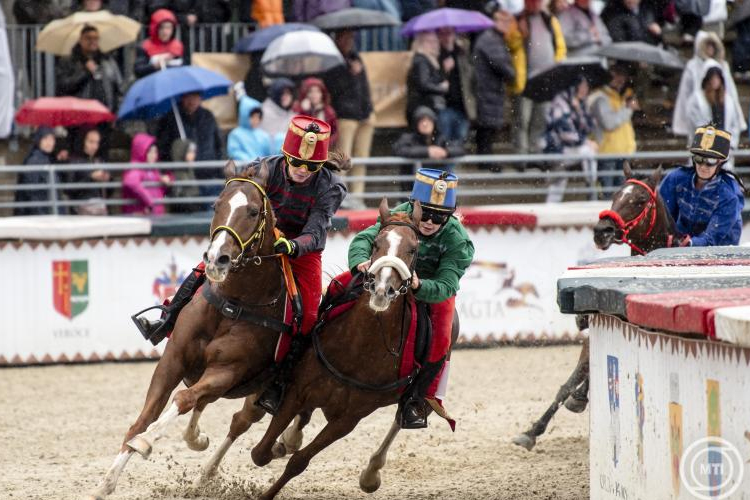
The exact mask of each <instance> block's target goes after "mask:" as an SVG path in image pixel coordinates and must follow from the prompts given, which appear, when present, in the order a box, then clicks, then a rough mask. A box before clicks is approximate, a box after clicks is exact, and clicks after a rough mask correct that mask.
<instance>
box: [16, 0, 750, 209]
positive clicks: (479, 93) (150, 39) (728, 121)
mask: <svg viewBox="0 0 750 500" xmlns="http://www.w3.org/2000/svg"><path fill="white" fill-rule="evenodd" d="M740 1H745V2H748V1H750V0H737V1H736V2H735V3H737V4H739V2H740ZM730 3H731V2H730ZM352 6H355V7H363V8H371V9H377V10H381V11H385V12H388V13H393V14H397V15H398V16H399V17H400V19H401V21H403V22H406V21H408V20H409V19H410V18H412V17H414V16H417V15H420V14H423V13H425V12H427V11H429V10H431V9H434V8H439V7H456V8H464V9H470V10H478V11H481V12H482V13H484V14H485V15H487V16H488V17H489V18H490V19H491V20H492V23H493V26H492V27H491V28H489V29H486V30H485V31H482V32H478V33H469V34H457V33H456V32H455V30H453V29H452V28H442V29H440V30H437V31H426V32H420V33H417V34H416V35H415V36H414V37H413V39H411V40H410V42H411V49H412V51H413V57H412V59H411V63H410V67H409V70H408V74H407V79H406V87H407V89H406V117H405V118H406V121H407V123H408V127H407V129H406V130H405V131H404V132H403V135H402V136H401V137H400V138H398V140H396V141H394V142H393V146H392V151H391V152H392V154H394V155H397V156H402V157H407V158H415V159H421V160H427V162H426V163H425V164H429V160H446V159H450V158H455V157H457V156H461V155H464V154H467V153H468V152H473V151H476V153H477V154H491V153H493V152H495V151H496V147H495V146H496V145H497V143H498V136H499V134H500V133H501V132H503V131H507V130H508V128H510V131H511V132H510V137H511V139H512V144H513V148H514V152H516V153H520V154H523V153H542V152H543V153H563V154H568V153H576V154H595V153H597V152H599V153H614V154H629V153H632V152H635V151H636V150H637V144H636V135H635V130H634V128H633V124H632V118H633V114H634V113H637V112H640V111H641V106H640V103H639V100H638V98H637V97H636V96H637V94H638V93H639V91H640V90H642V89H641V88H639V86H642V85H643V82H642V79H643V78H644V76H643V75H647V76H646V78H647V79H648V78H651V77H654V78H658V77H659V76H658V75H659V72H658V69H655V68H653V67H646V66H644V65H639V64H637V63H623V62H617V61H612V60H610V61H608V72H609V81H608V83H606V84H605V85H603V86H601V87H599V88H592V87H591V85H589V82H588V81H587V80H586V79H585V78H581V79H580V80H579V81H577V82H576V83H575V85H573V86H572V87H570V88H567V89H561V91H560V92H559V93H558V94H557V95H556V96H555V97H554V98H553V99H551V100H550V101H547V102H539V100H535V99H532V98H529V97H527V96H525V95H522V93H523V91H524V88H525V86H526V83H527V81H528V80H529V78H530V77H532V76H533V75H535V74H537V73H539V72H540V71H543V70H544V69H546V68H549V67H550V66H552V65H554V64H555V63H559V62H561V61H564V60H566V58H570V57H579V56H590V55H591V54H593V53H594V52H595V51H596V50H598V49H599V48H601V47H603V46H606V45H608V44H610V43H612V42H620V41H640V42H645V43H648V44H652V45H659V46H665V44H666V42H665V36H664V34H665V31H666V30H671V31H672V32H674V31H677V32H678V33H679V35H678V37H677V39H678V43H679V44H682V45H683V46H688V45H690V46H694V56H693V58H692V59H690V61H689V62H688V64H687V67H686V68H685V70H684V71H683V75H682V78H681V80H680V85H679V89H678V91H677V92H676V93H675V95H674V96H673V98H674V102H675V105H674V116H673V120H672V123H671V130H672V132H673V133H674V134H675V135H678V136H686V140H689V139H690V135H691V134H692V131H693V130H694V129H695V128H696V127H697V126H700V125H704V124H708V123H712V124H714V125H716V126H718V127H720V128H723V129H726V130H729V131H730V132H731V133H732V135H733V141H732V147H733V148H737V147H738V145H739V139H740V135H741V134H742V133H743V131H744V130H746V129H747V124H746V121H745V114H744V113H743V109H742V106H741V103H740V99H739V95H738V92H737V86H736V85H735V78H740V79H742V80H743V81H745V80H747V79H748V77H749V76H750V19H744V20H742V21H741V22H739V23H737V24H736V25H735V26H734V27H733V28H732V29H733V31H732V39H733V40H734V44H733V48H734V50H733V51H732V53H731V54H727V52H726V49H725V46H724V39H725V37H726V36H727V33H728V30H727V28H726V21H727V17H728V11H729V10H731V9H728V7H727V2H726V1H709V0H605V1H602V0H549V2H547V1H546V0H491V1H471V0H463V1H460V0H455V1H451V0H442V1H440V0H402V1H397V0H296V1H293V2H292V1H282V0H212V1H210V2H209V1H199V0H60V1H53V0H16V1H15V2H14V4H13V12H12V13H13V16H14V18H15V23H17V24H44V23H48V22H50V21H52V20H54V19H56V18H60V17H62V16H65V15H68V14H70V13H72V12H74V11H77V10H85V11H97V10H100V9H108V10H110V11H111V12H113V13H117V14H123V15H127V16H129V17H132V18H134V19H136V20H137V21H139V22H141V23H143V24H144V26H147V29H146V30H145V32H146V33H147V35H146V38H145V39H144V40H143V41H141V42H140V43H139V44H138V47H137V49H136V58H135V65H134V68H133V70H134V74H135V76H136V77H137V78H142V77H145V76H147V75H150V74H151V73H154V72H156V71H160V70H162V69H163V68H167V67H172V66H179V65H182V64H188V63H189V54H186V49H185V46H184V45H183V41H181V40H180V39H179V37H178V36H177V33H178V26H181V27H183V28H184V27H190V26H195V25H198V24H201V23H226V22H230V21H239V22H245V23H248V25H249V26H250V27H251V28H250V29H260V28H263V27H267V26H270V25H273V24H279V23H284V22H290V21H295V22H307V21H310V20H311V19H314V18H315V17H317V16H319V15H321V14H325V13H330V12H335V11H336V10H339V9H342V8H347V7H352ZM735 8H737V6H735ZM9 23H10V24H13V20H12V18H11V19H9ZM183 33H185V32H184V31H183ZM330 36H331V37H332V39H333V41H334V42H335V45H336V46H337V47H338V49H339V51H340V52H341V54H342V56H343V58H344V61H345V64H344V65H342V66H339V67H336V68H334V69H332V70H330V71H328V72H327V73H325V74H321V75H316V76H315V77H309V76H308V77H305V78H301V79H299V80H297V81H294V80H292V79H289V78H274V79H271V78H268V77H267V76H266V75H264V74H262V72H261V69H260V65H259V64H258V63H259V54H253V55H252V56H251V55H248V57H251V58H253V59H252V61H253V64H252V67H251V70H250V71H249V72H248V74H247V76H246V78H245V81H244V82H240V83H239V84H237V85H235V86H234V88H233V89H232V92H231V94H232V95H233V96H234V97H235V98H236V101H237V109H238V113H237V116H238V123H237V127H236V128H234V129H233V130H231V131H230V132H229V133H228V135H227V134H225V133H223V132H222V131H221V130H220V128H219V126H218V124H217V121H216V118H215V117H214V115H213V114H212V113H211V111H209V110H208V109H206V108H205V107H203V106H201V104H202V100H201V95H200V94H197V93H195V94H185V95H182V97H181V98H180V100H179V103H178V111H177V112H178V113H179V119H180V121H181V125H180V124H178V120H177V118H176V117H175V114H174V113H168V114H166V115H163V116H162V117H161V118H158V119H155V120H152V121H151V122H150V123H147V124H145V126H146V130H147V131H148V132H149V133H138V134H137V135H135V136H134V137H133V138H132V145H131V150H130V153H131V154H130V161H131V162H132V163H134V164H136V165H137V167H136V168H133V169H131V170H128V171H126V172H124V174H123V176H122V196H123V197H124V198H126V199H132V200H133V201H134V203H133V204H131V205H128V206H126V207H124V208H123V212H125V213H139V214H152V215H159V214H161V213H165V207H164V206H162V205H160V204H158V203H155V201H156V200H158V199H159V198H162V197H164V196H177V195H179V196H182V197H185V196H186V197H194V196H215V195H216V194H217V193H218V192H219V191H220V190H221V186H200V187H192V186H191V187H175V186H173V182H174V181H175V180H188V179H199V180H200V179H217V178H220V177H221V170H220V169H216V168H194V169H191V170H175V172H167V171H161V170H158V169H155V168H152V167H151V166H150V165H149V164H151V163H154V162H156V161H159V162H165V161H167V162H168V161H180V162H194V161H209V160H221V159H223V158H232V159H235V160H238V161H250V160H253V159H255V158H257V157H259V156H266V155H270V154H276V153H278V152H279V150H280V145H281V140H282V138H283V134H284V133H285V131H286V128H287V126H288V123H289V119H290V118H291V116H293V115H294V114H296V113H304V114H307V115H310V116H315V117H317V118H320V119H322V120H325V121H326V122H328V123H329V124H330V125H331V130H332V138H331V145H332V147H333V148H337V149H339V150H341V151H343V152H345V153H347V154H349V155H350V156H352V157H367V156H369V155H370V154H371V148H372V141H373V134H374V127H373V102H372V97H371V93H370V88H369V85H368V78H367V72H366V68H365V65H364V63H363V60H362V58H361V57H360V54H359V53H358V50H357V47H356V46H357V33H356V30H351V29H342V30H338V31H335V32H332V33H330ZM99 37H100V34H99V32H98V31H97V29H96V28H95V27H93V26H88V27H85V28H84V29H83V30H82V32H81V34H80V39H79V41H78V43H77V45H76V46H75V48H74V49H73V51H72V54H71V55H70V56H67V57H61V58H60V59H59V61H57V62H56V64H55V82H56V89H55V92H56V94H57V95H59V96H76V97H82V98H89V99H95V100H98V101H100V102H102V103H103V104H104V105H105V106H107V107H108V108H109V109H110V110H112V111H114V112H116V111H117V109H118V106H119V105H120V103H121V100H122V97H123V95H124V93H125V91H126V90H127V85H128V84H130V83H131V82H125V81H124V79H123V76H122V75H123V71H122V69H123V68H122V67H121V64H122V62H121V61H118V57H116V54H113V53H103V52H102V51H101V50H100V48H99ZM509 116H510V117H512V118H511V120H510V121H511V122H512V123H510V124H508V123H506V122H507V121H508V117H509ZM114 126H115V127H117V126H119V122H116V123H115V125H114ZM180 126H181V127H183V128H184V135H185V137H184V138H182V137H181V134H180ZM112 127H113V126H112V125H109V124H108V125H99V126H96V127H84V128H80V127H79V128H75V129H70V130H69V131H68V133H67V137H66V140H65V141H64V144H63V146H60V145H59V142H60V141H59V138H58V145H57V147H56V144H55V141H56V137H55V134H54V132H53V130H51V129H47V128H39V129H38V130H36V133H35V135H34V140H33V148H32V150H31V151H30V152H29V154H28V156H27V157H26V160H25V162H24V163H25V164H28V165H45V164H49V163H54V162H58V163H69V162H73V163H97V162H103V161H106V160H107V155H108V141H109V136H110V134H111V132H112ZM602 163H603V164H600V165H597V164H596V162H594V161H585V162H583V165H582V168H583V171H584V172H585V173H586V179H587V181H588V182H589V183H591V184H595V183H597V182H599V183H602V184H605V185H606V183H610V184H611V183H614V182H617V179H614V178H607V177H604V178H597V170H600V171H601V170H607V171H609V170H620V169H621V168H622V161H621V160H610V161H608V162H602ZM141 164H145V165H146V166H145V167H142V166H141ZM578 164H579V165H580V162H578ZM433 166H434V167H435V168H442V169H447V170H451V169H454V168H455V166H454V165H453V164H451V163H450V162H449V161H447V162H446V161H442V162H439V163H437V164H435V165H433ZM571 166H572V165H569V164H567V163H560V164H556V165H550V168H551V169H552V170H558V171H559V170H564V169H568V168H570V167H571ZM490 168H491V169H492V170H493V171H495V170H500V169H501V167H500V166H491V167H490ZM503 168H504V167H503ZM365 173H366V170H365V167H364V166H362V165H359V166H355V167H354V169H353V170H352V173H351V174H350V175H354V176H362V175H364V174H365ZM44 175H46V174H44V173H40V172H35V173H31V174H28V175H26V174H21V175H20V176H19V180H18V182H19V183H43V182H46V180H45V178H44V177H43V176H44ZM40 176H41V177H40ZM65 180H66V181H71V182H87V181H95V182H107V181H109V180H110V173H109V172H107V171H105V170H94V171H82V172H75V173H72V174H71V175H68V176H66V179H65ZM147 181H154V182H155V183H157V184H158V186H157V187H154V186H153V184H152V185H151V186H152V187H144V186H143V183H144V182H147ZM348 188H349V191H350V192H353V193H362V192H363V191H364V189H365V186H364V183H363V182H359V181H358V182H352V183H349V186H348ZM564 190H565V179H564V178H560V179H558V180H556V181H554V182H551V183H550V188H549V194H548V197H547V199H548V201H550V202H554V201H560V200H562V197H563V194H564ZM110 195H111V193H110V192H108V191H107V190H102V189H75V190H69V191H66V193H65V196H66V197H68V198H69V199H74V200H82V201H86V202H87V203H86V204H84V205H81V206H79V207H75V208H73V209H71V212H72V213H88V214H102V213H106V212H107V207H104V205H103V204H102V203H101V200H102V199H104V198H106V197H107V196H110ZM46 197H47V192H46V190H41V191H28V190H26V191H18V193H17V196H16V199H17V200H18V201H33V200H45V199H46ZM347 203H348V207H350V208H362V207H363V206H364V205H363V202H362V201H361V200H360V199H359V198H356V197H354V198H352V197H350V199H348V200H347ZM196 208H204V207H199V206H196V205H188V204H185V205H182V206H181V205H170V206H169V207H168V210H169V211H172V212H181V211H189V210H195V209H196ZM111 210H112V209H111V207H110V211H111ZM48 212H49V208H37V209H35V208H31V207H25V208H19V209H17V210H16V213H17V214H30V213H48Z"/></svg>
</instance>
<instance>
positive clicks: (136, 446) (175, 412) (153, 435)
mask: <svg viewBox="0 0 750 500" xmlns="http://www.w3.org/2000/svg"><path fill="white" fill-rule="evenodd" d="M179 415H180V410H179V409H178V408H177V403H172V405H171V406H170V407H169V409H168V410H167V411H166V412H164V413H163V414H162V416H161V417H159V419H158V420H157V421H156V422H154V423H152V424H151V425H149V426H148V428H147V429H146V432H142V433H141V434H138V435H137V436H135V437H134V438H133V439H131V440H130V441H128V442H127V445H128V446H130V447H131V448H132V449H133V450H135V451H137V452H138V453H140V454H141V456H143V458H148V456H149V455H150V454H151V449H152V447H153V446H154V441H156V440H157V439H159V438H161V437H162V436H163V435H164V431H165V430H166V428H167V427H169V425H170V424H171V423H172V422H174V420H175V419H176V418H177V417H178V416H179Z"/></svg>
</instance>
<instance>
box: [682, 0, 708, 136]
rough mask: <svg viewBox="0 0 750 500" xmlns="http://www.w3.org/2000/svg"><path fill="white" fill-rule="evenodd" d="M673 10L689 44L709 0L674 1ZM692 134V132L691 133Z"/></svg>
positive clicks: (696, 31)
mask: <svg viewBox="0 0 750 500" xmlns="http://www.w3.org/2000/svg"><path fill="white" fill-rule="evenodd" d="M674 4H675V10H676V11H677V13H678V14H679V15H680V31H682V40H683V42H686V43H690V42H692V41H694V40H695V36H696V35H697V34H698V31H700V29H701V27H702V26H703V16H704V15H706V14H708V10H709V8H710V7H711V2H710V0H705V1H704V0H675V3H674ZM691 134H692V132H691Z"/></svg>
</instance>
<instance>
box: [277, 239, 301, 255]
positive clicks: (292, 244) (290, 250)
mask: <svg viewBox="0 0 750 500" xmlns="http://www.w3.org/2000/svg"><path fill="white" fill-rule="evenodd" d="M273 251H274V252H276V253H283V254H285V255H288V256H290V257H295V256H296V255H297V252H298V251H299V246H298V245H297V242H296V241H294V240H288V239H286V238H284V237H281V238H279V239H278V240H276V242H275V243H274V244H273Z"/></svg>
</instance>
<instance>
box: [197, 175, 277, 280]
mask: <svg viewBox="0 0 750 500" xmlns="http://www.w3.org/2000/svg"><path fill="white" fill-rule="evenodd" d="M235 181H236V182H247V183H248V184H252V185H253V186H255V187H256V188H257V189H258V191H259V192H260V194H261V196H262V197H263V211H262V212H261V213H260V221H259V222H258V225H257V226H255V230H253V232H252V234H250V237H249V238H247V239H246V240H243V239H242V237H240V235H239V233H238V232H237V231H236V230H235V229H233V228H232V227H231V226H217V227H215V228H214V229H213V230H212V231H211V241H213V240H214V238H215V237H216V235H217V234H218V233H219V232H220V231H226V232H227V233H229V235H230V236H231V237H232V238H233V239H234V241H236V242H237V244H238V245H239V246H240V249H241V250H240V254H239V255H238V256H237V257H236V258H234V259H232V261H231V262H232V269H237V268H239V267H242V266H244V265H245V264H247V262H248V261H252V262H253V263H254V264H255V265H256V266H259V265H260V264H261V262H262V259H263V258H264V257H276V255H275V254H274V255H267V256H260V255H254V256H252V257H249V256H248V257H246V256H245V252H246V251H247V250H252V249H253V247H254V246H255V245H256V243H257V244H258V245H257V248H260V247H262V246H263V240H264V238H265V234H266V218H267V216H268V195H267V194H266V191H265V189H263V186H261V185H260V184H258V183H257V182H255V181H253V180H250V179H245V178H243V177H234V178H232V179H229V180H228V181H227V182H226V184H225V185H224V186H225V187H226V186H228V185H229V184H230V183H231V182H235Z"/></svg>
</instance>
